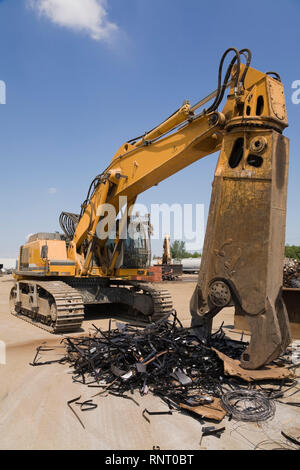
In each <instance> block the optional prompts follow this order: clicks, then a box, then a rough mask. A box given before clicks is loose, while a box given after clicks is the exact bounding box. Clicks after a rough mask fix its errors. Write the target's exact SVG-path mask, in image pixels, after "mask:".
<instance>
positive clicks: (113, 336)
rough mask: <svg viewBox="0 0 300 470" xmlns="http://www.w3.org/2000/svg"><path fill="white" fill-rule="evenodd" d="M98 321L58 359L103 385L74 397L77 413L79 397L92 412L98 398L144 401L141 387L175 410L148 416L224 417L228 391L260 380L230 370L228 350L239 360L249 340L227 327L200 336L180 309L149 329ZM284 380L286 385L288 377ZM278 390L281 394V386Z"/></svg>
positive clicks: (76, 377) (81, 378)
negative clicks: (106, 326) (184, 321)
mask: <svg viewBox="0 0 300 470" xmlns="http://www.w3.org/2000/svg"><path fill="white" fill-rule="evenodd" d="M93 326H94V333H93V334H92V335H91V334H90V335H89V336H83V337H82V336H81V337H67V338H64V339H63V340H62V343H63V345H64V350H65V355H64V356H63V357H62V358H61V359H59V360H58V361H53V362H60V363H64V364H69V366H70V368H71V369H72V378H73V381H74V382H76V383H80V384H84V385H86V386H87V387H93V388H98V389H99V391H98V392H97V393H95V394H94V395H92V397H91V399H90V400H85V401H83V402H80V401H79V400H80V397H79V398H77V399H76V400H71V401H70V402H68V405H69V407H70V408H71V409H72V411H73V413H74V414H75V415H76V417H77V418H78V415H77V414H76V412H75V410H74V409H73V408H72V407H71V406H70V405H71V404H72V403H74V402H76V403H75V404H76V405H77V406H80V410H81V411H87V410H91V409H95V408H96V405H95V404H94V402H93V401H92V399H93V398H94V397H97V396H107V395H113V396H117V397H120V398H124V399H127V400H131V401H132V402H134V403H135V404H136V405H137V406H140V405H139V403H138V402H137V401H136V399H135V398H136V396H135V395H134V393H135V392H136V391H138V392H139V393H140V395H141V396H143V395H146V394H148V393H149V392H151V393H153V394H154V395H156V396H158V397H159V398H160V399H161V400H162V401H163V402H164V403H165V404H166V405H167V406H168V409H169V411H168V412H160V411H159V412H149V411H148V410H147V409H146V410H144V412H143V417H144V418H145V419H146V420H147V421H149V418H148V417H147V416H145V413H146V414H148V415H151V414H152V415H153V414H158V415H164V414H172V411H177V412H182V413H185V414H188V415H190V416H192V417H193V418H195V419H198V420H199V421H200V422H202V420H203V418H206V419H213V420H215V421H221V420H222V419H223V418H224V416H225V415H226V412H227V410H226V407H224V406H223V401H221V400H223V397H224V395H225V396H226V394H227V393H228V392H229V391H235V392H236V393H238V394H239V393H243V392H247V391H249V387H253V385H254V384H253V382H252V383H251V385H250V384H248V383H245V381H243V380H242V378H241V377H233V376H229V375H227V374H226V369H225V368H224V360H222V359H224V358H223V355H226V357H228V358H231V360H237V359H239V358H240V356H241V354H242V353H243V351H244V350H245V348H246V347H247V343H245V342H242V341H233V340H231V339H229V338H227V337H226V336H225V334H224V331H223V329H222V326H221V327H220V329H219V330H218V331H217V332H216V333H214V334H212V335H211V337H210V339H209V342H208V341H204V340H201V339H199V338H198V337H197V336H196V334H195V332H194V330H193V328H184V327H183V326H182V324H181V323H180V321H179V320H178V318H177V316H176V313H175V312H174V314H173V318H172V317H171V318H170V317H169V318H164V319H161V320H159V321H158V322H156V323H153V324H151V325H148V326H146V327H145V328H138V327H133V326H130V325H128V324H121V323H117V326H116V329H112V328H111V322H110V324H109V330H108V331H103V330H101V329H100V328H97V327H96V326H95V325H93ZM45 350H46V348H45ZM38 352H41V348H38ZM220 356H222V358H220ZM36 358H37V356H36ZM36 358H35V360H34V361H33V363H32V365H34V364H35V363H36ZM51 363H52V361H47V362H44V364H51ZM280 380H281V386H282V385H283V384H284V382H285V380H287V379H286V378H285V377H280ZM261 389H262V387H261ZM277 392H280V393H281V388H280V390H277ZM268 393H269V390H266V391H264V390H261V394H262V395H263V396H264V397H265V400H266V401H268V400H271V398H275V397H273V396H272V397H271V396H268ZM225 401H226V399H225ZM224 410H225V411H224ZM81 424H82V425H83V423H82V422H81Z"/></svg>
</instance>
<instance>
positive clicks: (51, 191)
mask: <svg viewBox="0 0 300 470" xmlns="http://www.w3.org/2000/svg"><path fill="white" fill-rule="evenodd" d="M48 193H49V194H56V193H57V189H56V188H49V189H48Z"/></svg>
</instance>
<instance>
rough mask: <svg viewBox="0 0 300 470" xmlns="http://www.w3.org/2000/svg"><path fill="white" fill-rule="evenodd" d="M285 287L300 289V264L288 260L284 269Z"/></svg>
mask: <svg viewBox="0 0 300 470" xmlns="http://www.w3.org/2000/svg"><path fill="white" fill-rule="evenodd" d="M283 285H284V287H293V288H300V262H299V261H296V260H294V259H290V258H287V259H286V260H285V263H284V267H283Z"/></svg>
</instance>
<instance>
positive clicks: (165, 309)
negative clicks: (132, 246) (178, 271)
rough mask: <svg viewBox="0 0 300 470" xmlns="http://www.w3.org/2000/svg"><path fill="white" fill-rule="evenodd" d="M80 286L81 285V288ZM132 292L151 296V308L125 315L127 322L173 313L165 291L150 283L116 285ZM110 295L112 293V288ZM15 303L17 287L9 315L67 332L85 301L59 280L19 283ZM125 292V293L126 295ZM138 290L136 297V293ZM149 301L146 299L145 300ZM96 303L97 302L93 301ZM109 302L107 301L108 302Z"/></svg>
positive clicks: (79, 317)
mask: <svg viewBox="0 0 300 470" xmlns="http://www.w3.org/2000/svg"><path fill="white" fill-rule="evenodd" d="M81 287H82V286H81ZM119 287H121V288H122V289H127V288H128V287H129V291H130V292H131V289H132V288H133V290H132V295H135V296H136V295H141V296H145V297H147V298H148V297H149V296H150V297H151V299H152V302H153V308H152V309H151V312H150V313H149V314H148V315H143V314H140V315H139V312H137V311H135V312H133V313H131V312H130V313H128V315H126V317H129V320H130V319H132V320H136V318H137V315H138V316H139V318H140V319H141V318H142V321H143V322H145V323H152V322H156V321H157V320H159V319H160V318H162V317H166V316H167V315H169V314H171V312H172V311H173V303H172V298H171V295H170V294H169V292H168V291H167V290H165V289H163V290H160V289H157V288H155V287H154V286H153V285H151V284H146V283H141V284H139V283H130V282H129V283H128V284H127V286H126V285H123V286H119ZM109 289H113V290H112V292H115V289H114V287H111V288H109ZM19 290H20V294H19V300H18V295H17V285H15V286H14V287H13V288H12V290H11V294H10V309H11V313H12V315H14V316H16V317H18V318H20V319H22V320H24V321H26V322H27V323H30V324H32V325H34V326H36V327H38V328H41V329H43V330H46V331H48V332H50V333H54V334H55V333H58V334H63V333H69V332H74V331H78V330H80V327H81V324H82V321H83V319H84V307H85V299H84V295H83V294H82V291H80V288H78V290H77V289H76V288H74V287H72V286H71V285H69V284H68V283H67V281H66V282H63V281H56V280H53V281H31V280H30V281H25V280H24V281H20V282H19ZM129 291H128V290H127V292H129ZM137 291H138V294H137ZM148 300H149V299H148ZM89 303H95V304H97V303H98V302H97V300H96V299H95V301H94V302H89ZM110 303H111V302H110Z"/></svg>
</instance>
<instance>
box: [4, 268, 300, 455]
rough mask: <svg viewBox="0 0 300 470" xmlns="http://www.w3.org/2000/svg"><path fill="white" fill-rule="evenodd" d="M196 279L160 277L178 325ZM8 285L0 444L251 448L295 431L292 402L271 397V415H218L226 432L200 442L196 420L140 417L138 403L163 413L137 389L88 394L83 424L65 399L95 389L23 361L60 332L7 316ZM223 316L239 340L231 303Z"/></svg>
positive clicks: (7, 280) (65, 372)
mask: <svg viewBox="0 0 300 470" xmlns="http://www.w3.org/2000/svg"><path fill="white" fill-rule="evenodd" d="M195 282H196V276H192V275H189V276H185V278H184V281H183V282H175V283H172V282H168V283H164V288H167V289H168V290H169V292H170V293H171V294H172V297H173V302H174V306H175V309H176V310H177V313H178V316H179V318H180V320H181V321H182V323H183V325H184V326H189V325H190V314H189V301H190V298H191V295H192V292H193V289H194V287H195ZM12 284H13V280H12V278H11V277H10V276H3V277H2V278H0V325H1V327H0V342H4V343H5V346H6V364H0V449H104V450H136V449H141V450H152V449H153V446H159V447H160V449H162V450H201V449H216V450H225V449H226V450H234V449H240V450H241V449H245V450H250V449H254V448H255V447H256V446H258V447H259V448H260V449H274V448H278V447H280V446H286V445H287V441H286V440H285V439H284V438H283V436H282V435H281V431H282V430H290V431H292V432H293V434H294V435H295V434H296V435H299V434H300V427H299V417H300V410H299V408H297V407H293V406H288V405H284V404H279V403H277V404H276V414H275V416H274V418H273V419H271V420H270V421H266V422H262V423H242V422H236V421H234V420H231V421H229V420H228V418H225V419H224V420H223V422H222V426H225V427H226V431H225V432H224V433H223V434H222V437H221V438H220V439H218V438H216V437H213V436H208V437H204V438H203V440H202V443H201V446H200V437H201V428H202V425H201V424H200V423H199V422H198V421H196V420H194V419H193V418H191V417H189V416H186V415H183V414H180V413H173V415H172V416H171V415H163V416H152V417H151V423H150V424H149V423H148V422H147V421H146V420H145V419H144V418H143V417H142V411H143V410H144V408H147V409H148V410H154V411H166V410H167V408H166V405H165V404H164V403H163V402H161V400H160V399H159V398H157V397H153V396H151V395H150V394H149V395H147V396H145V397H141V396H140V395H139V394H138V393H136V395H135V399H136V400H137V401H138V403H139V404H140V406H137V405H136V404H135V403H134V402H132V401H129V400H123V399H121V398H117V397H114V396H107V397H97V398H95V399H94V400H95V401H96V402H97V404H98V408H97V409H96V410H93V411H88V412H86V413H80V412H79V413H80V417H81V419H82V421H83V422H84V426H85V429H83V427H82V426H81V425H80V423H79V422H78V421H77V419H76V417H75V416H74V415H73V413H72V412H71V410H70V409H69V407H68V406H67V401H68V400H71V399H73V398H76V397H79V396H81V400H82V401H84V400H86V399H89V398H90V397H91V396H92V395H93V394H94V393H96V392H93V389H91V388H88V387H85V386H82V385H80V384H76V383H73V382H72V378H71V375H70V374H71V371H70V369H69V368H68V366H67V365H59V364H53V365H49V366H41V367H32V366H30V364H29V363H30V362H31V361H32V360H33V358H34V356H35V350H36V347H38V346H40V345H41V344H42V343H43V342H46V344H47V345H48V346H59V345H60V341H61V338H62V337H61V336H55V335H51V334H49V333H47V332H46V331H43V330H41V329H39V328H36V327H33V326H31V325H29V324H27V323H26V322H24V321H22V320H20V319H17V318H15V317H14V316H12V315H10V313H9V306H8V296H9V291H10V288H11V286H12ZM118 321H119V320H118ZM223 321H224V331H226V332H227V333H228V334H229V335H233V337H234V338H236V339H240V333H237V332H235V331H234V330H233V323H234V316H233V309H232V308H228V309H224V311H223V312H222V313H221V314H219V315H218V316H217V317H216V319H215V321H214V328H218V326H219V325H220V324H221V323H222V322H223ZM108 322H109V319H108V318H101V317H99V316H96V317H95V316H94V315H93V318H87V319H86V320H85V321H84V324H83V327H84V330H85V331H86V332H88V331H89V329H90V328H91V326H92V323H95V324H96V325H97V326H99V327H101V328H103V329H106V328H107V327H108ZM114 322H115V320H113V322H112V327H114V325H115V323H114ZM0 344H2V345H3V343H0ZM62 353H63V349H57V352H56V354H57V355H58V357H59V356H61V354H62ZM298 371H299V369H298ZM296 391H297V390H296ZM297 396H298V400H299V394H298V395H293V396H292V397H290V399H289V401H292V400H294V401H297ZM213 424H214V423H213ZM205 425H211V423H209V422H207V423H206V424H205Z"/></svg>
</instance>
